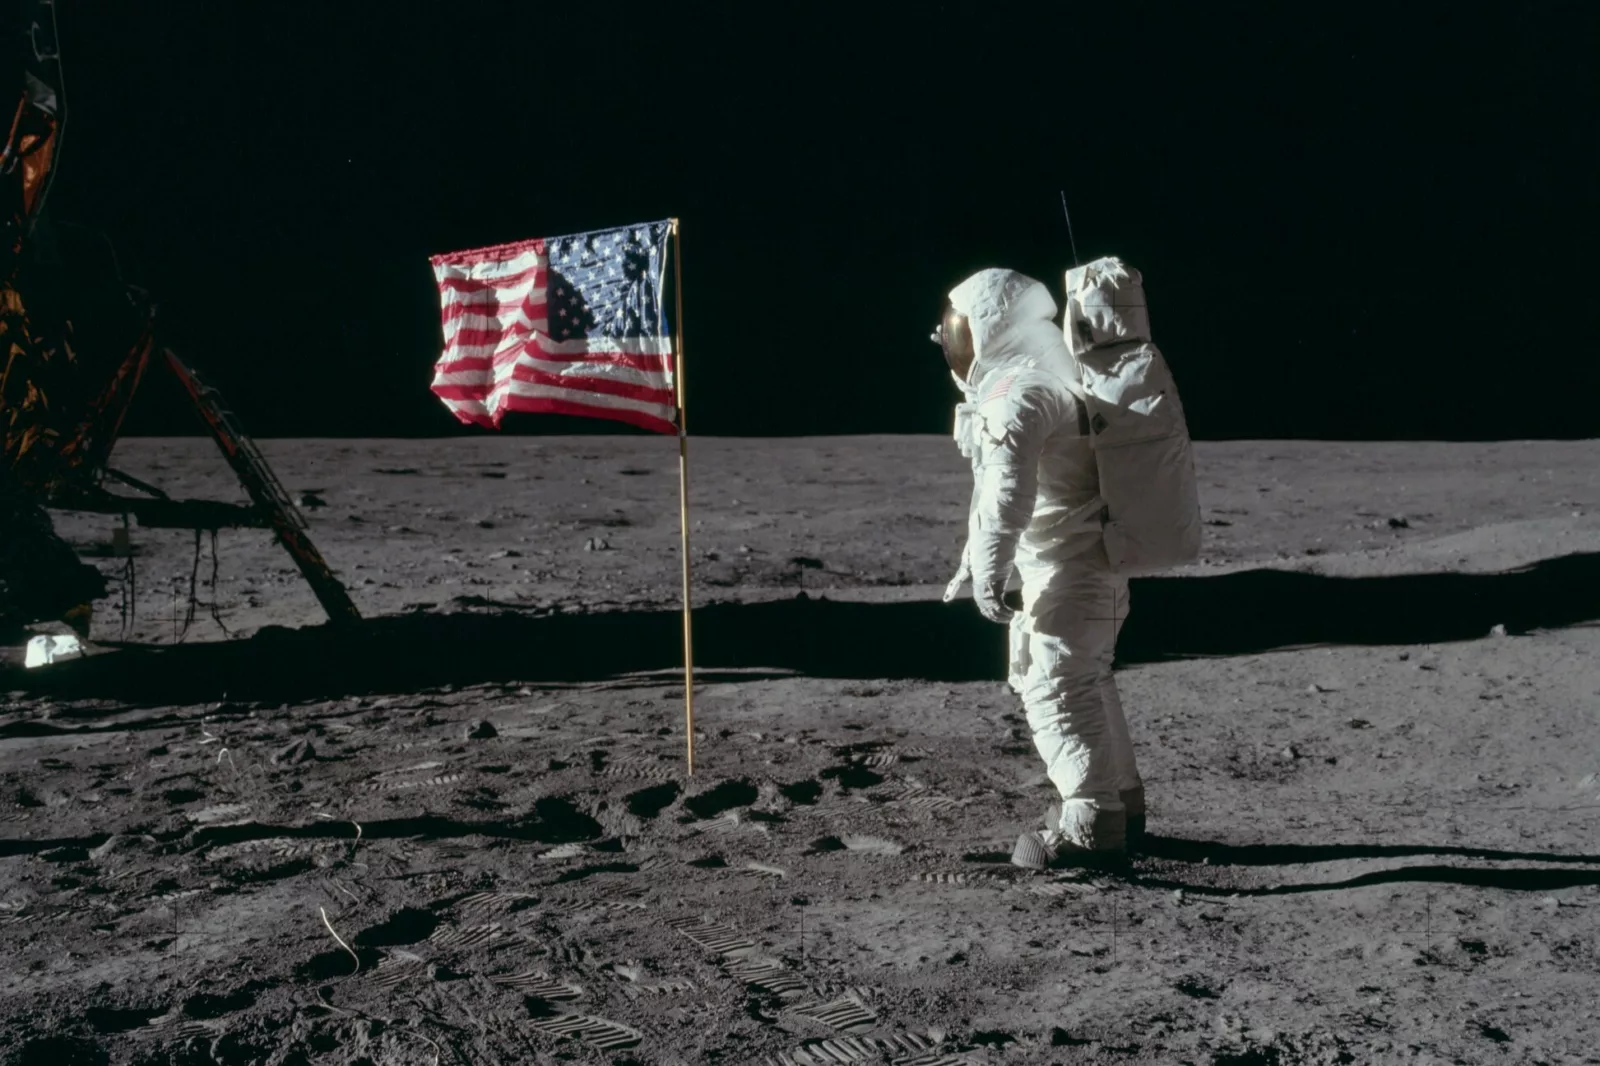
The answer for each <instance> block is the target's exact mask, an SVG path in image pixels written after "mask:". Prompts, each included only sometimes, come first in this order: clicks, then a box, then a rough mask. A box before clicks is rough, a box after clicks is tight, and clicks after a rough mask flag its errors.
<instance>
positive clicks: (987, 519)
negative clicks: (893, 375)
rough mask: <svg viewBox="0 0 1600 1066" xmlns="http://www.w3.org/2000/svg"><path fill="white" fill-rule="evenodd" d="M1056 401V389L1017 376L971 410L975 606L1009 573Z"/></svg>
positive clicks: (1028, 516)
mask: <svg viewBox="0 0 1600 1066" xmlns="http://www.w3.org/2000/svg"><path fill="white" fill-rule="evenodd" d="M1060 406H1061V404H1060V400H1059V397H1057V396H1056V395H1055V390H1053V389H1050V388H1048V387H1043V386H1030V385H1029V383H1028V382H1026V381H1025V380H1016V381H1013V382H1012V383H1011V386H1010V388H1009V390H1006V391H1004V392H1003V393H1002V394H1001V395H999V396H996V397H994V398H993V399H987V400H985V401H983V402H982V403H980V404H979V406H978V410H977V412H976V413H975V418H976V419H977V425H976V426H975V427H974V430H975V433H976V435H977V440H978V444H979V447H980V449H981V451H980V454H979V456H978V461H977V463H976V464H975V466H974V471H973V473H974V477H975V479H976V485H975V501H974V506H973V508H972V513H971V518H970V521H969V523H968V529H967V547H968V562H969V565H970V567H971V570H972V588H973V593H974V596H976V597H979V598H980V607H981V606H982V602H981V597H982V595H983V594H984V592H985V591H986V590H993V589H999V590H1001V591H1003V590H1004V587H1005V583H1006V581H1007V580H1008V579H1009V578H1010V576H1011V570H1012V566H1013V564H1014V561H1015V559H1016V553H1017V542H1018V540H1020V539H1021V537H1022V531H1023V530H1024V529H1026V528H1027V526H1028V523H1029V522H1030V521H1032V520H1033V507H1034V501H1035V499H1036V498H1037V496H1038V491H1039V456H1040V454H1041V453H1042V452H1043V450H1044V445H1045V441H1046V440H1047V439H1048V438H1049V436H1050V434H1051V433H1052V432H1053V431H1054V430H1055V428H1056V425H1057V423H1058V421H1059V420H1060V418H1061V415H1062V412H1061V411H1060V410H1059V408H1060ZM995 595H996V597H998V593H995ZM985 613H986V614H987V613H988V612H987V611H986V612H985Z"/></svg>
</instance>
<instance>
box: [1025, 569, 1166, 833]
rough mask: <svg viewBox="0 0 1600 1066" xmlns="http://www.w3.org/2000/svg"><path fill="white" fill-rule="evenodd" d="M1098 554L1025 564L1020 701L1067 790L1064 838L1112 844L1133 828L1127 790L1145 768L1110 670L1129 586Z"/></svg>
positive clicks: (1053, 774) (1059, 784) (1049, 768)
mask: <svg viewBox="0 0 1600 1066" xmlns="http://www.w3.org/2000/svg"><path fill="white" fill-rule="evenodd" d="M1100 554H1101V553H1094V554H1092V555H1090V556H1087V557H1084V558H1081V559H1073V560H1069V561H1066V562H1062V563H1056V564H1053V565H1051V566H1048V567H1046V566H1043V565H1040V566H1037V567H1033V566H1030V567H1028V568H1027V569H1026V570H1024V580H1025V582H1026V583H1027V585H1028V586H1029V587H1028V588H1027V590H1026V592H1025V597H1026V601H1027V608H1026V610H1027V614H1028V615H1029V622H1028V632H1029V640H1028V653H1029V657H1030V660H1031V662H1030V663H1029V671H1028V675H1027V680H1026V683H1025V685H1024V686H1023V696H1022V698H1023V704H1024V706H1025V707H1026V709H1027V714H1028V724H1029V725H1030V726H1031V727H1032V729H1033V738H1034V745H1035V747H1036V748H1037V749H1038V751H1039V755H1040V757H1041V758H1043V759H1044V763H1045V769H1046V772H1047V773H1048V774H1049V776H1050V780H1051V781H1052V783H1054V784H1055V786H1056V790H1057V791H1058V792H1059V793H1060V794H1061V798H1062V806H1061V822H1060V826H1059V828H1060V831H1061V833H1062V834H1063V836H1064V838H1065V839H1066V841H1067V842H1068V843H1069V844H1071V845H1074V846H1076V847H1082V848H1094V849H1105V848H1112V849H1115V848H1120V847H1121V846H1122V845H1123V836H1124V832H1125V827H1126V820H1125V808H1124V805H1123V802H1122V797H1121V792H1122V789H1123V786H1124V783H1125V782H1127V781H1128V780H1129V779H1130V778H1131V779H1132V780H1133V781H1137V780H1138V771H1137V768H1136V767H1135V765H1134V762H1133V751H1132V746H1131V744H1130V743H1129V742H1128V734H1127V723H1126V720H1125V719H1124V718H1123V716H1122V712H1121V706H1120V703H1119V702H1118V701H1117V699H1116V687H1115V681H1114V679H1113V676H1112V671H1111V663H1112V658H1113V656H1114V654H1115V651H1116V641H1117V635H1118V633H1119V632H1120V630H1121V621H1120V617H1119V615H1121V614H1124V613H1125V612H1126V602H1127V599H1126V597H1127V585H1126V582H1125V581H1122V580H1120V579H1118V578H1116V577H1115V576H1114V575H1112V574H1111V573H1110V571H1109V569H1108V568H1107V566H1106V564H1105V563H1104V561H1103V559H1100V558H1097V556H1098V555H1100ZM1030 579H1031V580H1030Z"/></svg>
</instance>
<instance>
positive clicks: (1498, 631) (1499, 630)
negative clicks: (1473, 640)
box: [1489, 625, 1506, 637]
mask: <svg viewBox="0 0 1600 1066" xmlns="http://www.w3.org/2000/svg"><path fill="white" fill-rule="evenodd" d="M1489 635H1490V636H1491V637H1503V636H1505V635H1506V627H1505V626H1503V625H1497V626H1495V627H1494V628H1493V629H1491V630H1489Z"/></svg>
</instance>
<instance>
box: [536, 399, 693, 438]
mask: <svg viewBox="0 0 1600 1066" xmlns="http://www.w3.org/2000/svg"><path fill="white" fill-rule="evenodd" d="M504 410H506V411H520V412H522V413H524V414H547V415H576V416H578V417H580V418H609V419H613V420H615V421H617V422H626V423H628V424H629V425H634V426H638V427H640V428H641V429H649V430H654V431H655V432H657V433H677V432H678V427H677V426H676V425H675V424H673V423H672V422H669V421H667V420H666V419H664V418H655V417H653V416H651V415H647V414H644V413H643V412H640V411H627V410H622V409H620V408H613V407H592V406H590V405H589V404H586V403H573V402H572V401H570V400H552V399H549V398H547V397H542V396H512V397H510V398H508V400H507V402H506V406H505V408H504Z"/></svg>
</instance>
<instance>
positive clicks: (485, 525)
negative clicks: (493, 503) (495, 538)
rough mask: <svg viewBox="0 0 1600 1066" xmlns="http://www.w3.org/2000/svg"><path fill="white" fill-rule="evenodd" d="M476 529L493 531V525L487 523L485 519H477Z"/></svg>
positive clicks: (489, 522)
mask: <svg viewBox="0 0 1600 1066" xmlns="http://www.w3.org/2000/svg"><path fill="white" fill-rule="evenodd" d="M478 528H479V529H493V528H494V523H493V522H491V521H489V519H487V518H480V519H478Z"/></svg>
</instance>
